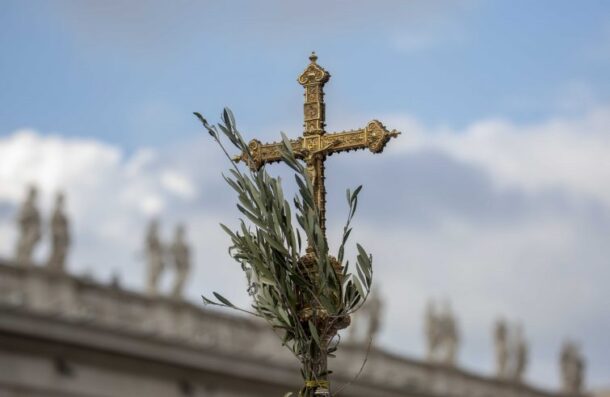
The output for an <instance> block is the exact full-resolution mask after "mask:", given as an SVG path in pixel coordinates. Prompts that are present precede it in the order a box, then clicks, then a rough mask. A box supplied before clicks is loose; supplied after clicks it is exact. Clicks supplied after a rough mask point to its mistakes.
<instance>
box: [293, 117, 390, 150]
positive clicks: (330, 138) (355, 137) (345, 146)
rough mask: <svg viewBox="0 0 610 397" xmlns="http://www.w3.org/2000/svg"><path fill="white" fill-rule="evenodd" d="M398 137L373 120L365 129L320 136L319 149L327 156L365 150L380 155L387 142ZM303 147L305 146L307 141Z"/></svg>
mask: <svg viewBox="0 0 610 397" xmlns="http://www.w3.org/2000/svg"><path fill="white" fill-rule="evenodd" d="M398 135H400V132H398V131H396V130H392V131H388V130H387V129H386V128H385V126H384V125H383V124H381V122H379V121H377V120H373V121H370V122H369V123H368V124H367V125H366V127H364V128H360V129H358V130H351V131H342V132H334V133H330V134H325V135H322V136H320V149H321V150H323V151H324V154H327V155H330V154H333V153H338V152H346V151H350V150H359V149H367V148H368V149H369V150H370V151H371V152H373V153H381V152H382V151H383V149H384V148H385V145H386V144H387V143H388V141H389V140H390V139H391V138H396V137H397V136H398ZM306 139H307V138H306ZM305 146H307V141H306V142H305ZM306 149H307V147H306Z"/></svg>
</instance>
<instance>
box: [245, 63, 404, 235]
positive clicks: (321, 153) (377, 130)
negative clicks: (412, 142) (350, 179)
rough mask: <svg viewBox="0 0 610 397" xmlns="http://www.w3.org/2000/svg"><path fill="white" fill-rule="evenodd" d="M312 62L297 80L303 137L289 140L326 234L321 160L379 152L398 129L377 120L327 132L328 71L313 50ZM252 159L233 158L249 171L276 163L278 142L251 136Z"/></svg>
mask: <svg viewBox="0 0 610 397" xmlns="http://www.w3.org/2000/svg"><path fill="white" fill-rule="evenodd" d="M309 60H310V61H311V62H310V63H309V65H308V66H307V68H306V69H305V71H304V72H303V74H301V75H300V76H299V78H298V82H299V83H300V84H301V85H302V86H303V87H305V104H304V105H303V112H304V116H305V117H304V120H305V122H304V124H303V127H304V128H305V130H304V131H303V136H302V137H299V138H297V139H293V140H290V142H291V144H292V150H293V151H294V153H295V155H296V157H297V158H299V159H301V160H304V161H305V164H306V166H307V174H308V176H309V178H310V180H311V183H312V185H313V190H314V199H315V202H316V205H317V208H318V211H319V213H320V226H321V228H322V232H323V233H324V234H325V235H326V188H325V186H324V179H325V177H324V161H325V160H326V157H327V156H331V155H333V154H335V153H339V152H347V151H350V150H359V149H366V148H368V149H369V150H370V151H371V152H373V153H381V152H382V151H383V148H384V147H385V145H386V143H387V142H388V141H389V140H390V138H395V137H397V136H398V135H399V134H400V132H398V131H396V130H393V131H391V132H390V131H388V130H387V129H386V128H385V127H384V126H383V124H381V123H380V122H379V121H377V120H373V121H371V122H369V123H368V124H367V125H366V127H364V128H360V129H357V130H350V131H341V132H335V133H330V134H327V133H326V131H325V130H324V126H325V123H324V121H325V119H326V117H325V116H326V115H325V104H324V84H326V82H328V79H329V78H330V74H329V73H328V72H327V71H326V70H324V69H323V68H322V67H321V66H320V65H318V64H317V63H316V61H317V60H318V57H317V56H316V54H315V53H312V54H311V56H310V57H309ZM248 148H249V149H250V154H251V155H252V158H251V159H250V160H247V159H248V157H247V155H246V153H242V154H241V155H239V156H237V157H235V158H234V160H235V161H236V162H239V161H244V162H246V161H247V162H248V163H249V164H248V165H249V166H250V168H251V169H252V170H258V169H260V168H261V167H262V166H263V165H265V164H269V163H275V162H278V161H280V160H281V159H282V154H281V148H282V144H281V143H280V142H274V143H265V144H262V143H261V142H260V141H259V140H256V139H253V140H251V141H250V142H249V143H248Z"/></svg>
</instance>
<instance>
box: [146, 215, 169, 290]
mask: <svg viewBox="0 0 610 397" xmlns="http://www.w3.org/2000/svg"><path fill="white" fill-rule="evenodd" d="M146 262H147V271H148V275H147V282H146V292H147V293H148V295H150V296H155V295H157V294H158V292H159V278H160V276H161V273H162V272H163V268H164V267H165V263H164V261H163V245H162V244H161V240H160V239H159V221H157V220H156V219H154V220H152V221H151V222H150V224H149V226H148V232H147V234H146Z"/></svg>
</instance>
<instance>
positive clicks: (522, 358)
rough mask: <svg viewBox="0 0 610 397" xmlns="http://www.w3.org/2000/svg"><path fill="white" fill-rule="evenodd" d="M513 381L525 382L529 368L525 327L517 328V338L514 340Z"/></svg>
mask: <svg viewBox="0 0 610 397" xmlns="http://www.w3.org/2000/svg"><path fill="white" fill-rule="evenodd" d="M512 349H513V359H514V363H513V380H514V381H516V382H518V383H521V382H523V374H524V373H525V369H526V368H527V362H528V346H527V342H526V341H525V337H524V335H523V327H522V326H518V327H517V328H516V332H515V337H514V340H513V347H512Z"/></svg>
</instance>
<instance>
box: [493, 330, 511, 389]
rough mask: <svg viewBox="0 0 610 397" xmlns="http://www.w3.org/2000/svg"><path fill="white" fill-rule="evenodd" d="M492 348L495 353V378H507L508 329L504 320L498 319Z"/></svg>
mask: <svg viewBox="0 0 610 397" xmlns="http://www.w3.org/2000/svg"><path fill="white" fill-rule="evenodd" d="M494 347H495V351H496V376H497V377H498V378H501V379H506V378H507V377H508V328H507V326H506V321H504V319H498V321H496V324H495V328H494Z"/></svg>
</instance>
